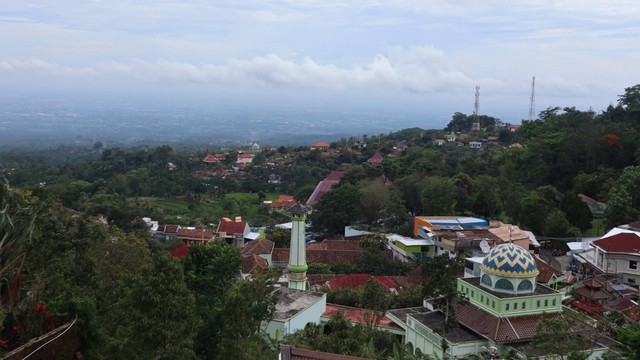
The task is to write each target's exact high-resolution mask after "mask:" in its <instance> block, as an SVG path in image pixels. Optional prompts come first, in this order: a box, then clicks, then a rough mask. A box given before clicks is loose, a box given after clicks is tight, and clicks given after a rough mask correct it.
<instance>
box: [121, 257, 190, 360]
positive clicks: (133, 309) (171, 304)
mask: <svg viewBox="0 0 640 360" xmlns="http://www.w3.org/2000/svg"><path fill="white" fill-rule="evenodd" d="M112 311H114V312H117V313H118V315H120V324H119V326H118V327H117V329H116V331H115V333H116V334H118V335H119V341H118V342H117V343H114V344H113V345H114V346H113V351H112V352H110V353H111V355H112V356H114V357H115V358H121V359H124V358H126V359H146V358H148V357H149V356H150V355H152V354H153V356H154V359H158V360H160V359H166V360H169V359H194V358H195V353H194V351H193V338H194V336H195V334H196V329H197V327H198V324H199V319H197V318H196V317H195V315H196V314H195V300H194V297H193V294H192V293H191V292H190V291H189V289H188V288H187V287H186V284H185V282H184V278H183V273H182V265H181V264H180V263H179V262H178V260H176V259H173V258H171V257H170V256H169V255H168V254H166V253H159V254H156V255H155V256H154V258H153V265H152V266H150V267H145V268H144V269H143V271H142V272H141V273H140V274H138V276H135V277H134V278H133V279H131V280H130V284H129V286H128V289H127V290H126V291H125V295H124V296H123V297H122V299H120V300H119V301H118V302H117V303H116V304H115V307H114V308H113V309H112Z"/></svg>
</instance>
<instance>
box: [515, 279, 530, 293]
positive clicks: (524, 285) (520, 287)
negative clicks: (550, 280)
mask: <svg viewBox="0 0 640 360" xmlns="http://www.w3.org/2000/svg"><path fill="white" fill-rule="evenodd" d="M531 289H533V286H532V285H531V281H529V280H524V281H522V282H521V283H520V284H518V291H524V290H531Z"/></svg>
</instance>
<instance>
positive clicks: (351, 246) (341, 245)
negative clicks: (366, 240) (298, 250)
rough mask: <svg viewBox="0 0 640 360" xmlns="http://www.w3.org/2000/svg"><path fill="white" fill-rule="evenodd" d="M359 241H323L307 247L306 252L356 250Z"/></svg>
mask: <svg viewBox="0 0 640 360" xmlns="http://www.w3.org/2000/svg"><path fill="white" fill-rule="evenodd" d="M359 246H360V242H359V241H350V240H325V241H322V242H318V243H315V244H309V245H307V250H327V251H329V250H358V249H359Z"/></svg>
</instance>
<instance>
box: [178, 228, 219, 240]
mask: <svg viewBox="0 0 640 360" xmlns="http://www.w3.org/2000/svg"><path fill="white" fill-rule="evenodd" d="M177 236H178V237H179V238H185V239H186V238H189V239H198V240H212V239H213V230H208V229H180V230H179V231H178V234H177Z"/></svg>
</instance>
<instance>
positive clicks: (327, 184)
mask: <svg viewBox="0 0 640 360" xmlns="http://www.w3.org/2000/svg"><path fill="white" fill-rule="evenodd" d="M343 175H344V172H342V171H332V172H331V173H329V175H327V177H326V178H325V179H324V180H322V181H320V182H319V183H318V186H316V188H315V189H314V190H313V193H312V194H311V196H309V200H307V204H308V205H315V204H317V203H318V201H320V198H321V197H322V196H323V195H324V194H326V193H328V192H329V191H330V190H331V188H332V187H333V186H334V185H336V184H338V183H339V182H340V179H341V178H342V176H343Z"/></svg>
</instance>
